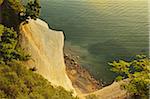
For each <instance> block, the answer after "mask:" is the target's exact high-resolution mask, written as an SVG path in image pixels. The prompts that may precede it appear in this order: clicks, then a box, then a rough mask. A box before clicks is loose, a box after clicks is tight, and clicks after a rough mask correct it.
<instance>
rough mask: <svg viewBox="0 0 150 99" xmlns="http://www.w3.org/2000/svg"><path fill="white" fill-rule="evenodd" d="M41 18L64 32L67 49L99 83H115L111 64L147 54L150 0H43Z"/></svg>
mask: <svg viewBox="0 0 150 99" xmlns="http://www.w3.org/2000/svg"><path fill="white" fill-rule="evenodd" d="M41 6H42V11H41V18H42V19H44V20H45V21H47V22H48V23H49V25H50V27H51V28H53V29H56V30H63V31H64V33H65V47H69V48H72V49H73V50H72V51H74V52H75V53H76V54H77V55H79V56H80V64H82V65H83V66H84V67H86V68H87V69H88V70H89V71H90V72H91V73H92V75H94V77H95V78H97V79H98V80H102V81H104V82H106V83H110V82H112V81H113V79H114V77H115V75H114V73H112V72H111V71H110V66H109V65H108V62H111V61H113V60H118V59H126V58H129V57H131V56H134V55H136V54H141V53H145V54H147V55H148V42H149V40H148V35H149V34H148V0H41Z"/></svg>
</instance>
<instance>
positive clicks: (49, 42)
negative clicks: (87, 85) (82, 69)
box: [20, 19, 76, 95]
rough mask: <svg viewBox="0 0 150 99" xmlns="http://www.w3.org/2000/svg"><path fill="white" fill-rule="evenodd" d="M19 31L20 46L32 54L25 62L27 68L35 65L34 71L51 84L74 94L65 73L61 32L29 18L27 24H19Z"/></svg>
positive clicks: (40, 21) (38, 20)
mask: <svg viewBox="0 0 150 99" xmlns="http://www.w3.org/2000/svg"><path fill="white" fill-rule="evenodd" d="M20 32H21V38H20V45H21V47H22V48H24V49H25V51H27V53H29V54H31V56H32V57H31V58H32V59H31V60H29V61H28V62H26V63H25V64H27V66H28V67H29V68H33V67H36V69H37V71H36V72H37V73H39V74H41V75H42V76H43V77H44V78H46V79H47V80H48V81H50V82H51V83H52V85H56V86H62V87H63V88H65V89H66V90H68V91H73V92H74V95H76V92H75V90H74V88H73V86H72V83H71V81H70V79H69V78H68V76H67V74H66V69H65V68H66V66H65V64H64V56H63V46H64V35H63V32H61V31H54V30H51V29H49V27H48V25H47V23H45V22H44V21H42V20H40V19H37V20H36V21H35V20H31V19H30V20H29V23H28V24H25V25H21V26H20Z"/></svg>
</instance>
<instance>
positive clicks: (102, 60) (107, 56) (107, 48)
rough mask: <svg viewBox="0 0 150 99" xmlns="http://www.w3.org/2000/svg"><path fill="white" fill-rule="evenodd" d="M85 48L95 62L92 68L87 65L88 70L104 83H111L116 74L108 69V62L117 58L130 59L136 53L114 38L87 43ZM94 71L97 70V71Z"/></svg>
mask: <svg viewBox="0 0 150 99" xmlns="http://www.w3.org/2000/svg"><path fill="white" fill-rule="evenodd" d="M87 49H88V52H89V53H90V55H91V57H92V58H93V60H92V61H93V63H96V64H95V66H92V68H91V67H90V66H89V67H88V68H89V70H90V71H91V72H92V73H93V75H94V76H95V77H96V78H97V79H101V80H102V81H105V83H106V84H110V83H112V82H113V80H114V78H115V76H116V74H114V73H112V72H111V71H110V68H111V67H110V66H109V65H108V62H112V61H113V60H119V59H125V60H126V59H128V60H130V59H132V57H131V56H134V55H136V52H132V51H131V50H128V49H127V48H126V47H125V46H124V45H122V44H121V43H120V42H119V41H118V40H115V39H110V40H108V41H106V42H98V43H95V44H92V45H89V46H88V48H87ZM87 60H88V59H87ZM97 60H99V61H97ZM95 71H98V73H96V72H95Z"/></svg>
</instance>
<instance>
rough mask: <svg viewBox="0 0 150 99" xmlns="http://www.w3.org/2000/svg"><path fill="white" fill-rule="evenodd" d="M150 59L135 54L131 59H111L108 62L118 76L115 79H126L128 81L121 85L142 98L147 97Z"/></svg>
mask: <svg viewBox="0 0 150 99" xmlns="http://www.w3.org/2000/svg"><path fill="white" fill-rule="evenodd" d="M149 63H150V60H149V58H148V57H147V56H146V55H137V56H136V57H135V58H134V59H133V60H131V61H124V60H119V61H113V62H112V63H109V65H111V66H112V69H111V70H112V71H113V72H116V73H117V74H118V75H119V76H118V77H117V78H116V80H117V81H118V80H123V79H128V81H129V82H128V83H127V84H124V85H123V88H124V89H126V90H127V91H128V92H130V93H131V94H133V95H138V96H141V97H143V98H148V94H149V88H148V86H149V85H150V79H149V73H150V65H149Z"/></svg>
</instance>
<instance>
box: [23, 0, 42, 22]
mask: <svg viewBox="0 0 150 99" xmlns="http://www.w3.org/2000/svg"><path fill="white" fill-rule="evenodd" d="M24 8H25V10H24V11H22V12H20V19H21V20H22V21H26V22H27V19H29V18H31V19H34V20H36V19H37V18H38V17H39V16H40V8H41V6H40V2H39V0H34V1H32V0H30V1H28V3H27V5H26V6H24Z"/></svg>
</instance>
